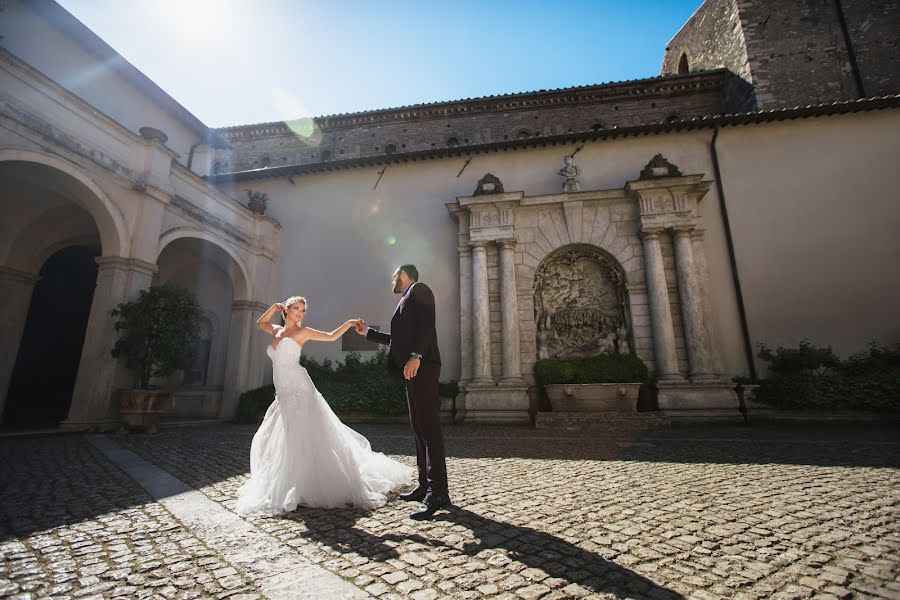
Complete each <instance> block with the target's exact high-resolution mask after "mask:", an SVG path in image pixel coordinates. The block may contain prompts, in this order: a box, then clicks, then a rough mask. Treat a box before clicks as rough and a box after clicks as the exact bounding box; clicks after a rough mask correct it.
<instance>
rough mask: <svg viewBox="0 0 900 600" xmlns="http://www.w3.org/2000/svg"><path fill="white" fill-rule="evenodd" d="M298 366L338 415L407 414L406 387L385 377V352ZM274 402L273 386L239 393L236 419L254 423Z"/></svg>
mask: <svg viewBox="0 0 900 600" xmlns="http://www.w3.org/2000/svg"><path fill="white" fill-rule="evenodd" d="M300 364H301V365H303V367H304V368H305V369H306V370H307V372H308V373H309V377H310V379H312V380H313V383H314V384H315V385H316V388H317V389H318V390H319V392H320V393H321V394H322V396H323V397H324V398H325V401H326V402H327V403H328V405H329V406H331V409H332V410H333V411H334V412H336V413H338V414H342V413H343V414H347V413H351V412H367V413H374V414H379V415H398V414H403V413H405V412H406V411H407V406H406V387H405V386H404V385H403V382H401V381H396V380H394V379H392V378H391V377H390V375H388V370H387V353H386V352H384V351H383V350H382V351H380V352H378V353H377V354H376V355H375V356H373V357H372V358H370V359H368V360H362V359H361V358H360V356H359V354H356V353H351V354H348V355H347V357H346V358H345V359H344V362H343V363H341V362H337V363H334V362H332V361H331V360H329V359H327V358H326V359H323V360H322V362H318V361H317V360H315V359H313V358H308V357H306V356H301V357H300ZM274 399H275V386H274V385H264V386H262V387H259V388H256V389H252V390H249V391H246V392H244V393H243V394H241V396H240V399H239V401H238V408H237V414H236V416H235V419H236V420H237V421H238V422H239V423H255V422H257V421H259V419H261V418H262V416H263V415H264V414H265V411H266V409H268V407H269V405H270V404H271V403H272V401H273V400H274Z"/></svg>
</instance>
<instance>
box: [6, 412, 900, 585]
mask: <svg viewBox="0 0 900 600" xmlns="http://www.w3.org/2000/svg"><path fill="white" fill-rule="evenodd" d="M254 430H255V427H246V426H231V425H225V426H215V427H209V428H194V429H190V430H182V431H173V430H169V431H163V432H162V433H160V434H158V435H130V436H129V435H122V436H117V437H116V438H115V439H116V441H117V442H118V443H120V444H123V445H125V446H126V447H128V448H129V449H131V450H132V451H134V452H136V453H138V454H139V455H141V456H142V457H143V458H144V459H145V460H148V461H150V462H152V463H154V464H156V465H157V466H159V467H161V468H163V469H166V470H167V471H169V472H170V473H172V474H173V475H174V476H176V477H178V478H179V479H181V480H182V481H184V482H185V483H188V484H189V485H191V486H193V487H195V488H196V489H198V490H200V491H201V492H202V493H204V494H205V495H206V496H207V497H209V498H210V499H211V500H213V501H215V502H218V503H220V504H222V505H223V506H224V507H225V508H228V509H233V507H234V503H235V500H236V495H237V490H238V488H239V487H240V485H241V484H242V483H243V482H244V481H245V480H246V476H247V471H248V469H249V444H250V439H251V437H252V435H253V432H254ZM359 430H360V431H361V432H362V433H363V434H365V435H366V436H367V437H369V439H370V440H371V441H372V443H373V446H374V447H375V448H376V449H377V450H381V451H384V452H386V453H388V454H390V455H392V456H394V457H395V458H397V459H398V460H401V461H403V462H405V463H407V464H410V465H412V464H413V463H414V458H413V457H412V456H411V452H412V450H413V447H412V439H411V436H410V434H409V432H408V428H406V427H397V426H360V427H359ZM445 437H446V442H447V448H448V456H449V461H448V466H449V471H450V486H451V496H452V498H453V500H454V503H455V504H456V505H457V506H458V508H457V509H455V510H453V511H452V512H451V513H449V514H446V513H444V514H440V515H439V518H438V519H436V520H435V521H432V522H416V521H413V520H411V519H409V518H408V514H409V512H410V511H411V510H412V509H413V508H414V507H415V505H414V504H411V503H404V502H401V501H399V500H398V499H396V498H393V499H392V500H391V501H390V502H389V503H388V504H387V505H386V506H384V507H382V508H379V509H377V510H374V511H371V512H365V511H359V510H355V509H352V508H347V509H340V510H321V509H308V508H299V509H298V510H297V511H294V512H293V513H290V514H288V515H284V516H282V517H277V518H251V519H248V521H249V522H251V523H252V524H253V525H255V526H256V527H258V528H260V529H261V530H263V531H265V532H267V533H269V534H270V535H272V536H274V537H275V538H277V539H278V540H280V541H281V542H283V543H284V548H285V552H297V553H298V554H300V555H302V556H303V557H305V558H307V559H309V560H310V561H312V562H314V563H316V564H319V565H321V566H322V567H323V568H325V569H327V570H329V571H332V572H334V573H336V574H338V575H339V576H341V577H344V578H346V579H347V580H349V581H352V582H353V583H354V584H355V585H356V586H358V587H359V588H361V589H364V590H366V591H367V592H369V593H370V594H372V595H373V596H376V597H378V598H383V599H386V600H393V599H394V598H428V599H430V598H436V597H446V598H460V599H465V598H485V597H490V598H510V599H521V598H532V597H534V598H541V599H542V600H548V599H549V600H555V599H557V598H616V599H621V598H634V599H635V600H640V599H659V600H676V599H678V598H719V597H721V598H754V599H756V598H760V599H761V598H773V597H784V598H791V597H798V598H804V597H818V596H822V597H828V596H829V595H830V596H832V597H838V598H848V597H859V598H869V597H872V598H891V597H898V589H897V587H896V586H897V585H898V583H897V582H898V572H900V558H898V557H900V519H898V513H900V485H898V484H900V470H898V467H900V444H897V443H895V442H893V441H892V439H893V438H892V437H891V436H889V435H885V434H883V433H882V434H879V435H875V436H873V435H871V434H870V431H869V430H860V431H859V432H858V433H856V434H852V433H851V434H848V433H847V432H846V431H843V430H839V429H835V428H832V429H828V428H825V429H823V428H793V429H789V430H788V429H784V430H778V429H762V430H761V429H759V428H723V427H717V428H702V429H690V430H672V431H665V432H654V433H648V434H641V435H640V436H639V437H634V438H622V437H619V438H609V436H608V435H606V434H603V435H600V434H591V433H552V432H547V431H531V430H528V429H521V428H508V427H506V428H504V427H497V428H488V427H469V426H454V427H447V428H445ZM41 457H43V458H41ZM0 458H2V459H3V463H2V465H3V466H2V467H0V484H3V487H2V489H0V527H2V529H0V531H2V532H3V534H4V535H3V537H2V538H0V556H3V567H2V570H0V597H4V598H5V597H14V596H16V595H22V594H29V593H30V594H32V597H35V598H36V597H43V596H50V595H51V590H52V593H53V594H55V595H57V596H59V597H65V596H68V597H74V595H75V594H76V593H79V592H84V593H86V594H88V595H90V594H97V595H102V596H104V597H116V596H118V597H150V596H154V595H155V596H156V597H173V598H180V597H185V598H187V597H219V596H221V595H227V594H233V595H232V596H230V597H240V596H241V595H242V594H251V595H253V594H255V593H258V590H256V589H255V588H253V586H252V582H243V583H241V584H240V585H238V583H237V580H236V579H235V578H238V579H239V578H240V573H237V572H231V571H229V568H230V567H231V565H229V564H227V563H225V562H224V561H222V560H221V559H220V558H219V557H218V556H217V555H216V554H215V552H214V549H209V548H206V547H205V546H203V545H202V544H200V543H199V542H198V541H197V540H196V539H194V538H193V537H192V536H191V534H190V532H189V531H184V530H183V529H182V528H181V526H180V524H179V523H178V522H172V519H171V518H170V516H168V517H167V515H168V513H167V512H166V511H165V510H162V509H161V507H159V505H155V504H153V503H152V502H149V499H148V498H147V497H146V495H144V494H143V493H142V491H141V490H140V488H136V487H135V485H134V484H133V482H131V480H129V479H128V478H127V477H124V476H123V475H122V474H121V473H119V472H118V471H116V470H115V469H111V468H110V466H109V465H108V463H106V462H105V461H104V460H102V457H99V456H97V455H96V453H95V452H92V451H90V449H89V448H86V445H85V444H84V443H83V442H82V441H80V438H78V437H77V436H76V437H70V436H67V437H65V438H61V437H60V438H41V439H32V440H18V441H15V442H8V441H0ZM7 465H14V466H12V467H8V466H7ZM62 471H65V472H64V473H63V472H62ZM34 475H36V476H34ZM10 486H12V488H14V489H15V491H13V492H8V491H7V490H9V489H10ZM40 496H46V497H47V498H52V501H51V500H46V501H41V502H40V504H39V507H40V508H39V509H38V507H34V509H33V510H31V508H32V507H29V509H28V510H22V511H15V510H13V508H14V507H16V505H17V504H21V503H27V502H30V498H31V497H40ZM26 498H28V499H27V500H26ZM46 515H50V516H49V517H47V516H46ZM54 515H55V516H54ZM68 515H71V516H68ZM63 517H65V519H64V518H63ZM48 518H49V520H50V523H49V524H45V525H41V523H43V521H42V519H44V520H46V519H48ZM106 584H112V587H109V588H106V589H101V588H102V586H105V585H106ZM93 586H101V588H96V589H95V588H94V587H93ZM229 586H234V587H233V588H231V589H229ZM192 594H193V595H192Z"/></svg>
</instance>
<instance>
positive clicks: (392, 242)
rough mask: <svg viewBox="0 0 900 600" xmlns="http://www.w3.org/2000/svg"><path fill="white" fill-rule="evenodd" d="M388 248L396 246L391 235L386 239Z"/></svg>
mask: <svg viewBox="0 0 900 600" xmlns="http://www.w3.org/2000/svg"><path fill="white" fill-rule="evenodd" d="M387 243H388V246H396V245H397V237H396V236H393V235H389V236H388V239H387Z"/></svg>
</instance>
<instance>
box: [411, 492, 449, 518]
mask: <svg viewBox="0 0 900 600" xmlns="http://www.w3.org/2000/svg"><path fill="white" fill-rule="evenodd" d="M451 506H452V504H450V496H448V495H447V494H431V493H429V494H428V495H427V496H425V501H424V502H422V506H421V507H420V508H419V510H417V511H416V512H414V513H413V514H411V515H409V516H410V517H412V518H413V519H415V520H417V521H425V520H427V519H432V518H434V513H436V512H437V511H439V510H441V509H444V510H447V509H448V508H450V507H451Z"/></svg>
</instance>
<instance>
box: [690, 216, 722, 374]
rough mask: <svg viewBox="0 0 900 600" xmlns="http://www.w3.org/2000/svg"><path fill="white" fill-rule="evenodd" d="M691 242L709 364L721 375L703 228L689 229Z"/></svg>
mask: <svg viewBox="0 0 900 600" xmlns="http://www.w3.org/2000/svg"><path fill="white" fill-rule="evenodd" d="M691 243H692V244H693V250H694V266H695V267H696V272H697V281H698V283H699V284H700V305H701V311H702V313H703V323H704V324H705V325H706V335H707V336H708V337H707V341H708V344H709V346H708V347H709V366H710V368H711V369H712V372H713V373H715V374H716V376H718V377H721V375H720V374H721V373H723V372H724V367H723V366H722V358H721V355H720V354H719V353H718V352H717V351H716V345H715V339H716V336H715V327H713V318H712V300H711V299H710V297H709V269H708V267H707V265H706V250H705V249H704V248H703V229H700V228H699V227H695V228H694V229H693V230H691Z"/></svg>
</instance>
